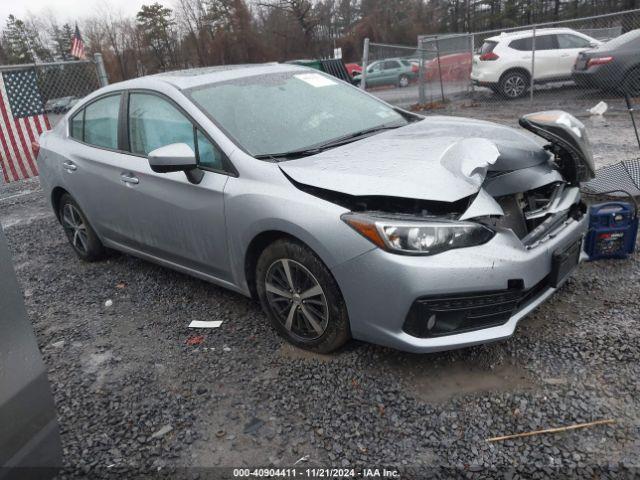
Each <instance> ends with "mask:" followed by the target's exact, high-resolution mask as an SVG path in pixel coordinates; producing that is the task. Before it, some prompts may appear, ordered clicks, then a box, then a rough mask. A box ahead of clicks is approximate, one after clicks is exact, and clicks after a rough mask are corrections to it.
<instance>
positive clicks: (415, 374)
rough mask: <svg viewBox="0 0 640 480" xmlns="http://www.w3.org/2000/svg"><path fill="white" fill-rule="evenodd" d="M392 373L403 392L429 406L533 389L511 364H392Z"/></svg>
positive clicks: (521, 373)
mask: <svg viewBox="0 0 640 480" xmlns="http://www.w3.org/2000/svg"><path fill="white" fill-rule="evenodd" d="M392 371H393V372H394V373H395V374H397V376H398V379H399V381H400V383H401V384H402V385H403V386H404V388H405V389H406V391H407V392H409V393H410V394H411V395H412V396H414V397H415V398H417V399H420V400H423V401H425V402H429V403H440V402H445V401H447V400H449V399H451V398H453V397H457V396H461V395H467V394H471V393H480V392H502V391H509V390H522V389H523V388H529V387H532V386H534V382H533V381H532V380H531V379H530V378H529V377H528V376H527V374H526V373H525V372H524V371H523V370H521V369H519V368H518V367H516V366H513V365H500V366H497V367H495V368H494V369H489V368H482V367H478V366H475V365H470V364H469V363H468V362H463V361H460V362H456V363H453V364H436V365H433V364H432V365H425V364H421V363H416V364H413V365H407V364H404V365H396V366H393V367H392Z"/></svg>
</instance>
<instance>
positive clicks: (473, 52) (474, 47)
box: [469, 33, 476, 93]
mask: <svg viewBox="0 0 640 480" xmlns="http://www.w3.org/2000/svg"><path fill="white" fill-rule="evenodd" d="M470 42H471V65H472V68H473V55H474V54H475V52H476V36H475V34H474V33H472V34H471V36H470ZM469 83H470V85H471V92H472V93H473V92H475V91H476V89H475V85H474V84H473V82H472V81H471V78H469Z"/></svg>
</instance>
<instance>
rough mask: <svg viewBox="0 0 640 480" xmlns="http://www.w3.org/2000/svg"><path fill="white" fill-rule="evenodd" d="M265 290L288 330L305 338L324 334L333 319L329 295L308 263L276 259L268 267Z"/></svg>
mask: <svg viewBox="0 0 640 480" xmlns="http://www.w3.org/2000/svg"><path fill="white" fill-rule="evenodd" d="M265 290H266V296H267V302H268V303H269V306H270V307H271V310H272V311H273V313H274V314H275V316H276V318H277V319H278V321H279V322H280V323H281V324H282V325H283V326H284V328H285V329H286V330H287V331H289V332H290V333H291V334H292V335H294V336H295V337H297V338H299V339H301V340H303V341H310V340H315V339H317V338H319V337H321V336H322V334H323V333H324V332H325V330H326V329H327V325H328V323H329V305H328V303H327V297H326V295H325V293H324V291H323V289H322V287H321V286H320V283H319V282H318V280H317V279H316V277H315V276H314V275H313V274H312V273H311V272H310V271H309V270H308V269H307V268H306V267H305V266H304V265H302V264H300V263H298V262H296V261H295V260H291V259H287V258H282V259H279V260H276V261H275V262H273V263H272V264H271V266H270V267H269V269H268V270H267V274H266V276H265Z"/></svg>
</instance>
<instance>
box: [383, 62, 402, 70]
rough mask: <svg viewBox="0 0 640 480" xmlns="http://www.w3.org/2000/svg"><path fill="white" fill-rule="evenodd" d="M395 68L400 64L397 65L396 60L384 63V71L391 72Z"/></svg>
mask: <svg viewBox="0 0 640 480" xmlns="http://www.w3.org/2000/svg"><path fill="white" fill-rule="evenodd" d="M396 68H400V63H398V62H397V61H396V60H387V61H386V62H384V69H385V70H393V69H396Z"/></svg>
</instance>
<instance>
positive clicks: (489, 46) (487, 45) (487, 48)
mask: <svg viewBox="0 0 640 480" xmlns="http://www.w3.org/2000/svg"><path fill="white" fill-rule="evenodd" d="M497 44H498V42H494V41H492V40H486V41H485V42H484V43H483V44H482V46H481V47H480V55H484V54H485V53H491V52H493V49H494V48H496V45H497Z"/></svg>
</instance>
